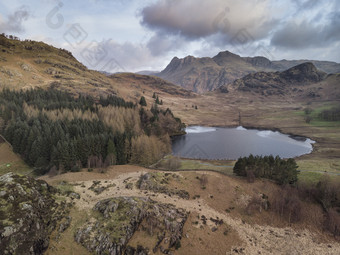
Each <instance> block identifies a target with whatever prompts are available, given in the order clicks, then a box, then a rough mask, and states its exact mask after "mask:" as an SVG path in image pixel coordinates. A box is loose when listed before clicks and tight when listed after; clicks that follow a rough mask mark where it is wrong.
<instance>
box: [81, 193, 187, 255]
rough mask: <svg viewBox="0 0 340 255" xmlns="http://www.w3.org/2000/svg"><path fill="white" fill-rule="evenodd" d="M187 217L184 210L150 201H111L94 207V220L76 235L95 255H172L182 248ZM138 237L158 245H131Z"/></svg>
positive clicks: (121, 198) (116, 199)
mask: <svg viewBox="0 0 340 255" xmlns="http://www.w3.org/2000/svg"><path fill="white" fill-rule="evenodd" d="M187 217H188V213H187V212H186V211H185V210H184V209H177V208H175V206H173V205H171V204H160V203H156V202H155V201H153V200H151V199H148V198H136V197H118V198H109V199H105V200H102V201H99V202H98V203H97V204H96V205H95V206H94V208H93V218H92V219H91V220H90V221H89V222H87V223H86V224H85V225H83V226H82V227H81V228H79V229H78V230H77V231H76V234H75V240H76V242H78V243H80V244H82V245H83V246H84V247H86V248H87V249H88V250H89V251H91V252H94V253H95V254H111V255H120V254H127V255H143V254H149V251H150V250H151V249H152V250H153V252H157V251H158V249H159V250H160V251H161V252H162V253H164V254H171V253H172V250H174V249H176V248H179V247H180V241H181V238H182V233H183V226H184V224H185V222H186V220H187ZM138 235H141V236H145V235H148V236H153V237H155V238H150V239H151V240H156V241H155V243H154V244H152V247H142V246H140V245H133V244H130V243H129V241H130V240H131V238H132V236H134V238H135V237H136V236H138ZM136 238H137V237H136Z"/></svg>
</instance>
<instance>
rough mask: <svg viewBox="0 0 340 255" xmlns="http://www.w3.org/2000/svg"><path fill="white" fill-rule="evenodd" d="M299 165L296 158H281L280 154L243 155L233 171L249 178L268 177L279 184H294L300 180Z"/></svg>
mask: <svg viewBox="0 0 340 255" xmlns="http://www.w3.org/2000/svg"><path fill="white" fill-rule="evenodd" d="M297 168H298V166H297V164H296V162H295V160H294V159H287V160H284V159H281V158H280V157H279V156H276V157H273V156H272V155H271V156H253V155H250V156H249V157H241V158H239V159H238V160H237V162H236V163H235V166H234V169H233V172H234V173H235V174H236V175H238V176H245V177H247V178H248V180H250V181H253V180H254V178H267V179H272V180H275V181H276V182H277V183H278V184H280V185H283V184H293V183H296V182H297V180H298V177H297V176H298V173H299V171H298V170H297Z"/></svg>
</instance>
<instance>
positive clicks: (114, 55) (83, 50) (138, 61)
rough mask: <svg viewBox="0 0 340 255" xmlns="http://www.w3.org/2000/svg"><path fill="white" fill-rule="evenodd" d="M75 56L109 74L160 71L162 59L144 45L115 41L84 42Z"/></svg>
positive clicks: (76, 50) (92, 67)
mask: <svg viewBox="0 0 340 255" xmlns="http://www.w3.org/2000/svg"><path fill="white" fill-rule="evenodd" d="M74 53H75V56H76V58H77V59H79V60H80V61H81V62H82V63H83V64H85V65H86V66H88V67H89V68H90V69H95V70H101V71H107V72H113V73H114V72H127V71H130V72H131V71H140V70H142V69H155V70H160V69H161V68H160V67H159V66H163V65H164V63H163V62H164V60H162V58H157V57H155V56H153V55H152V54H151V52H150V50H149V49H148V48H147V47H146V45H144V44H139V43H130V42H126V43H118V42H115V41H113V40H107V41H102V42H92V43H89V42H84V43H82V44H81V45H79V47H78V48H77V49H75V50H74Z"/></svg>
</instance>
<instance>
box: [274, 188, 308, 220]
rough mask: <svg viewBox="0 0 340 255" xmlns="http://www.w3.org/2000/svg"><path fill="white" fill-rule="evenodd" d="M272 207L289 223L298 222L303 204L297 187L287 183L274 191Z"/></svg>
mask: <svg viewBox="0 0 340 255" xmlns="http://www.w3.org/2000/svg"><path fill="white" fill-rule="evenodd" d="M272 208H273V210H274V212H276V213H277V214H279V215H280V216H281V217H282V218H284V219H286V220H287V221H288V222H289V223H292V222H298V221H300V220H301V216H302V211H301V209H302V204H301V200H300V198H299V196H298V192H297V189H296V188H293V187H291V186H289V185H285V186H284V187H282V188H281V189H279V190H278V191H277V192H276V193H274V196H273V201H272Z"/></svg>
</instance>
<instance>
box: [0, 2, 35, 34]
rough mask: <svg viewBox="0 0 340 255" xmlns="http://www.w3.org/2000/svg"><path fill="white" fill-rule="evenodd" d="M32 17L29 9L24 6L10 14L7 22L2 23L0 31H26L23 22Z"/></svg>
mask: <svg viewBox="0 0 340 255" xmlns="http://www.w3.org/2000/svg"><path fill="white" fill-rule="evenodd" d="M30 16H31V14H30V12H29V10H28V7H27V6H25V5H23V6H21V7H19V8H18V9H17V10H16V11H15V12H14V13H13V14H10V15H9V16H8V18H7V21H4V22H2V23H0V30H1V31H3V32H16V33H21V32H23V31H24V26H23V22H24V21H26V20H27V19H28V18H29V17H30Z"/></svg>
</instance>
